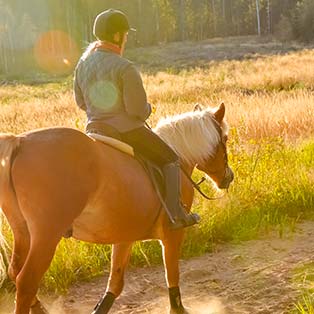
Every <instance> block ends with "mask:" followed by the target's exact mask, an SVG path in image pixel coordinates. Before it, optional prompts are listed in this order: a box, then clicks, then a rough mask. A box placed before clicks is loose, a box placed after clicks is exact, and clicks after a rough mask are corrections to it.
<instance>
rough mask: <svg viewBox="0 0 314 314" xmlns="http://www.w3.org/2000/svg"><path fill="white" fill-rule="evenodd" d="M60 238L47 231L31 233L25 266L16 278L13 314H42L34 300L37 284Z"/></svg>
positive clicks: (38, 304)
mask: <svg viewBox="0 0 314 314" xmlns="http://www.w3.org/2000/svg"><path fill="white" fill-rule="evenodd" d="M60 238H61V236H60V237H57V236H50V234H48V233H47V230H46V231H44V230H42V231H41V232H36V233H33V234H32V233H31V245H30V250H29V253H28V256H27V258H26V261H25V264H24V266H23V268H22V269H21V271H20V273H19V274H18V276H17V278H16V289H17V291H16V304H15V314H29V311H30V309H31V308H32V313H42V312H41V308H40V307H41V306H40V303H39V301H38V300H37V298H36V293H37V290H38V286H39V282H40V280H41V278H42V276H43V275H44V273H45V272H46V270H47V269H48V267H49V264H50V262H51V260H52V258H53V255H54V252H55V249H56V246H57V244H58V242H59V241H60Z"/></svg>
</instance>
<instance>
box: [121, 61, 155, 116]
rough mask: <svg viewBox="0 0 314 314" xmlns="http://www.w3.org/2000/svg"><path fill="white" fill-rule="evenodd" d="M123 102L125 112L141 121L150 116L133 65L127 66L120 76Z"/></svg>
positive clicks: (138, 75) (139, 77) (140, 82)
mask: <svg viewBox="0 0 314 314" xmlns="http://www.w3.org/2000/svg"><path fill="white" fill-rule="evenodd" d="M122 89H123V102H124V105H125V110H126V112H127V113H128V114H129V115H131V116H134V117H136V118H138V119H140V120H141V121H145V120H146V119H147V118H148V117H149V116H150V114H151V112H152V110H151V106H150V104H148V103H147V97H146V92H145V89H144V86H143V82H142V78H141V75H140V73H139V72H138V71H137V69H136V68H135V66H134V65H129V66H128V67H127V69H126V70H125V71H124V73H123V74H122Z"/></svg>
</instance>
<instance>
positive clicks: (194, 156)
mask: <svg viewBox="0 0 314 314" xmlns="http://www.w3.org/2000/svg"><path fill="white" fill-rule="evenodd" d="M214 112H215V111H214V109H206V110H202V111H199V110H197V111H194V112H186V113H183V114H180V115H176V116H173V117H167V118H164V119H162V120H161V121H159V122H158V124H157V126H156V128H155V129H154V131H155V132H156V133H157V134H158V135H159V136H160V137H161V138H162V139H163V140H164V141H165V142H166V143H167V144H168V145H169V146H171V147H172V149H173V150H174V151H175V152H176V153H177V154H178V156H179V157H180V158H181V160H183V161H184V162H185V163H188V164H191V165H195V164H197V163H200V162H201V161H203V160H205V159H207V158H208V157H210V156H212V155H213V154H214V153H215V149H216V146H217V145H218V143H219V142H220V140H221V139H220V135H219V132H218V131H217V129H216V127H215V125H214V123H215V122H214V120H213V119H214V116H213V113H214ZM227 132H228V126H227V124H226V123H225V122H223V123H222V133H223V135H225V134H227Z"/></svg>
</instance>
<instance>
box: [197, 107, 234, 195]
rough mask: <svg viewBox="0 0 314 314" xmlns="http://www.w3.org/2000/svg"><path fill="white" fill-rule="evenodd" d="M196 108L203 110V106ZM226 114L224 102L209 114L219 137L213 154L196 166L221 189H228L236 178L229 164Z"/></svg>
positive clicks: (210, 121)
mask: <svg viewBox="0 0 314 314" xmlns="http://www.w3.org/2000/svg"><path fill="white" fill-rule="evenodd" d="M194 110H201V107H200V106H199V105H197V106H196V107H195V109H194ZM224 116H225V105H224V104H223V103H222V104H221V105H220V106H219V108H218V109H217V110H216V111H215V112H213V113H211V114H209V118H208V119H209V121H208V123H213V125H214V126H215V129H216V131H217V133H218V135H219V139H218V142H217V144H216V147H215V149H214V150H213V151H212V152H211V154H210V155H209V156H208V157H207V158H205V159H203V160H202V161H201V162H200V163H198V164H197V165H196V168H197V169H199V170H201V171H203V172H205V173H206V174H207V175H208V176H209V177H210V178H211V179H212V180H213V181H214V182H215V183H216V185H217V186H218V188H220V189H227V188H228V187H229V185H230V183H231V182H232V181H233V178H234V175H233V171H232V170H231V168H230V167H229V165H228V154H227V139H228V136H227V132H226V126H225V123H224V122H223V119H224Z"/></svg>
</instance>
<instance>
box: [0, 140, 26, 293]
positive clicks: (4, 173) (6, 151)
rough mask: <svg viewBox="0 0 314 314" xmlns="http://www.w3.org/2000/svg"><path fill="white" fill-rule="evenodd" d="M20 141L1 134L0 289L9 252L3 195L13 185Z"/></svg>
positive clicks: (4, 277)
mask: <svg viewBox="0 0 314 314" xmlns="http://www.w3.org/2000/svg"><path fill="white" fill-rule="evenodd" d="M20 139H21V138H20V137H18V136H15V135H12V134H0V207H1V208H0V287H1V285H2V284H3V282H4V280H5V279H6V277H7V275H6V273H7V265H8V251H9V246H8V244H7V241H6V239H5V234H4V231H5V230H4V229H5V226H4V214H3V212H2V205H3V195H4V193H5V187H6V186H9V185H11V164H12V156H13V154H14V152H15V151H16V150H17V148H18V147H19V145H20Z"/></svg>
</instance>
